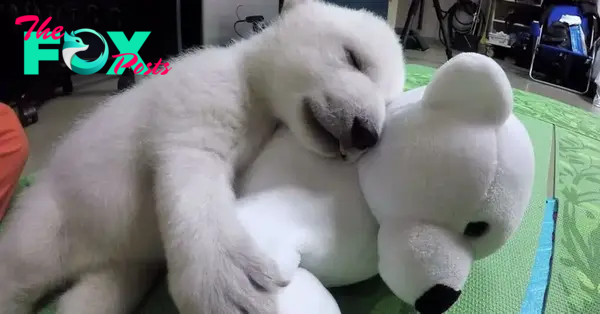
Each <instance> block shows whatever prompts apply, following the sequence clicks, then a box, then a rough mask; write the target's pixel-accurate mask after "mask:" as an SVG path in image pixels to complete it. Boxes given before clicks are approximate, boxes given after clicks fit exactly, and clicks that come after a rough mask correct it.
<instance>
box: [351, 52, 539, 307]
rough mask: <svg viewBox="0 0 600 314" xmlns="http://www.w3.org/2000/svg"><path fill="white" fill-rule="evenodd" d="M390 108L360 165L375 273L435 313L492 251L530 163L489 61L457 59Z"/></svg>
mask: <svg viewBox="0 0 600 314" xmlns="http://www.w3.org/2000/svg"><path fill="white" fill-rule="evenodd" d="M402 97H403V98H404V99H403V100H401V103H402V104H394V105H392V106H391V107H390V108H389V111H388V118H387V119H388V120H387V122H386V127H385V129H384V132H383V135H382V138H381V142H380V143H379V145H378V146H377V147H375V148H374V149H372V150H371V151H370V152H368V153H367V154H366V155H364V156H363V157H362V158H361V159H360V160H359V162H358V171H359V180H360V185H361V188H362V191H363V193H364V196H365V199H366V200H367V203H368V204H369V207H370V208H371V210H372V212H373V214H374V216H375V217H376V219H377V220H378V222H379V224H380V229H379V234H378V250H379V271H380V274H381V277H382V278H383V280H384V281H385V282H386V284H387V285H388V286H389V287H390V289H391V290H392V291H393V292H394V293H395V294H396V295H397V296H398V297H399V298H401V299H403V300H404V301H405V302H408V303H410V304H412V305H414V306H415V308H416V310H417V311H419V312H420V313H443V312H444V311H446V310H447V309H448V308H449V307H450V306H451V305H452V304H454V303H455V302H456V300H457V299H458V297H459V296H460V293H461V289H462V288H463V286H464V284H465V282H466V279H467V276H468V274H469V270H470V268H471V264H472V263H473V261H474V260H477V259H480V258H484V257H486V256H488V255H490V254H491V253H493V252H495V251H496V250H498V249H499V248H500V247H501V246H502V245H503V244H504V243H506V241H507V240H508V239H509V238H510V236H511V235H512V234H513V233H514V232H515V230H516V228H517V227H518V226H519V224H520V222H521V219H522V217H523V214H524V211H525V208H526V207H527V205H528V203H529V198H530V195H531V190H532V185H533V175H534V173H533V172H534V156H533V147H532V144H531V141H530V139H529V135H528V133H527V131H526V129H525V128H524V126H523V125H522V124H521V122H520V121H519V120H518V119H517V118H516V117H515V116H514V115H513V114H512V99H513V97H512V89H511V86H510V83H509V81H508V78H507V77H506V75H505V73H504V71H503V70H502V69H501V68H500V66H498V64H496V63H495V62H494V61H493V60H492V59H490V58H488V57H485V56H482V55H479V54H474V53H463V54H460V55H458V56H456V57H455V58H453V59H451V60H450V61H448V62H447V63H446V64H444V65H443V66H442V67H441V68H440V69H439V70H438V71H437V72H436V74H435V75H434V78H433V80H432V81H431V83H430V84H429V85H427V86H426V87H425V88H421V89H417V90H413V91H409V92H407V93H405V94H404V95H403V96H402Z"/></svg>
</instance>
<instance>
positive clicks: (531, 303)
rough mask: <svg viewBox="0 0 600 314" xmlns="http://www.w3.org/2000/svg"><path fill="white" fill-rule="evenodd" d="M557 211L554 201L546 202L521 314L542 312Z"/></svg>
mask: <svg viewBox="0 0 600 314" xmlns="http://www.w3.org/2000/svg"><path fill="white" fill-rule="evenodd" d="M557 210H558V203H557V201H556V199H554V198H552V199H548V200H546V208H545V209H544V220H543V221H542V230H541V232H540V238H539V244H538V249H537V254H536V256H535V261H534V262H533V268H532V269H531V277H530V279H529V287H527V293H526V295H525V300H523V304H522V305H521V314H542V313H543V312H544V304H545V303H546V302H545V296H546V291H547V289H548V285H549V283H550V267H551V263H552V247H553V242H554V241H553V238H554V236H553V233H554V227H555V222H554V213H555V212H556V211H557Z"/></svg>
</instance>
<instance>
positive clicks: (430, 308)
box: [415, 284, 460, 314]
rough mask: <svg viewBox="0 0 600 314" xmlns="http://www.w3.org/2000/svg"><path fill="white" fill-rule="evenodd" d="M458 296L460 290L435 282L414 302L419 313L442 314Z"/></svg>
mask: <svg viewBox="0 0 600 314" xmlns="http://www.w3.org/2000/svg"><path fill="white" fill-rule="evenodd" d="M458 297H460V291H456V290H454V289H452V288H450V287H448V286H446V285H441V284H437V285H435V286H433V288H431V289H429V290H427V292H425V293H424V294H423V295H422V296H421V297H420V298H419V299H418V300H417V302H415V309H416V310H417V311H418V312H419V313H421V314H442V313H444V312H446V311H447V310H448V309H449V308H450V307H451V306H452V305H453V304H454V303H455V302H456V300H458Z"/></svg>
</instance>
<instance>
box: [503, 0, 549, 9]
mask: <svg viewBox="0 0 600 314" xmlns="http://www.w3.org/2000/svg"><path fill="white" fill-rule="evenodd" d="M503 1H504V2H509V3H515V4H520V5H526V6H530V7H538V8H539V7H541V6H542V4H543V3H544V1H542V2H540V3H539V4H530V3H526V2H521V1H517V0H503Z"/></svg>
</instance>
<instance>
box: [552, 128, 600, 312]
mask: <svg viewBox="0 0 600 314" xmlns="http://www.w3.org/2000/svg"><path fill="white" fill-rule="evenodd" d="M556 137H557V148H558V154H557V165H556V176H557V182H556V195H557V197H558V199H559V211H558V217H557V225H556V241H555V245H554V259H553V263H552V273H551V277H550V287H549V290H548V298H547V303H546V313H552V314H554V313H556V314H563V313H565V314H566V313H573V314H575V313H577V314H579V313H589V314H592V313H600V141H597V140H594V139H591V138H587V137H583V136H578V133H575V132H573V131H571V130H567V129H563V128H557V130H556Z"/></svg>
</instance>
